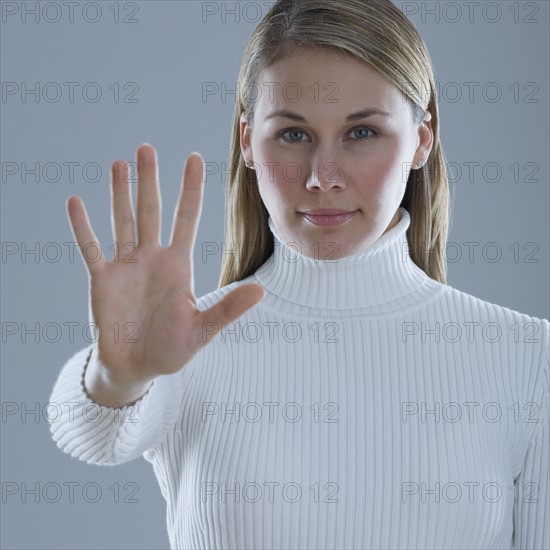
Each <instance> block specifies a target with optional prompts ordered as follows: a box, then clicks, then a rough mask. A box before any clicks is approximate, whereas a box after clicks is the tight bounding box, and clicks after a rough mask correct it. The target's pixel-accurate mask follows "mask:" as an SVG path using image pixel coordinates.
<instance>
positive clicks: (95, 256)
mask: <svg viewBox="0 0 550 550" xmlns="http://www.w3.org/2000/svg"><path fill="white" fill-rule="evenodd" d="M67 213H68V215H69V220H70V222H71V228H72V231H73V235H74V238H75V239H76V241H77V243H78V246H79V249H80V254H81V256H82V259H83V260H84V264H85V265H86V268H87V270H88V273H89V274H90V275H94V274H95V273H98V272H99V271H100V270H101V269H103V268H104V266H105V263H106V262H105V259H104V257H103V251H102V250H101V246H100V245H99V242H98V240H97V237H96V236H95V233H94V231H93V229H92V226H91V225H90V220H89V218H88V214H87V212H86V208H85V206H84V203H83V202H82V199H81V198H80V197H78V196H76V195H73V196H70V197H69V198H68V199H67Z"/></svg>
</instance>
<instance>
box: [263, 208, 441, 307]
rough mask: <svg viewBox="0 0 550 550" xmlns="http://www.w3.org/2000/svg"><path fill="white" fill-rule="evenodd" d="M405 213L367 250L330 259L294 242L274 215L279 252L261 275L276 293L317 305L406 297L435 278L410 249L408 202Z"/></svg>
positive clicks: (371, 303) (368, 303)
mask: <svg viewBox="0 0 550 550" xmlns="http://www.w3.org/2000/svg"><path fill="white" fill-rule="evenodd" d="M399 213H400V219H399V221H398V222H397V224H396V225H395V226H394V227H392V228H391V229H389V230H388V231H386V232H385V233H384V234H383V235H382V236H381V237H380V238H379V239H378V240H377V241H376V242H374V243H373V244H372V245H371V246H370V247H369V248H367V250H365V251H364V252H360V253H357V254H353V255H351V256H346V257H344V258H340V259H338V260H327V261H322V260H319V259H315V258H311V257H309V256H304V255H303V254H301V253H300V252H299V251H298V250H296V248H294V247H293V246H288V245H287V244H286V243H285V242H283V240H282V239H281V237H280V236H279V234H278V233H277V231H276V229H275V227H274V225H273V221H272V219H271V218H269V220H268V223H269V228H270V230H271V232H272V234H273V237H274V245H275V246H274V252H273V254H272V256H271V257H270V258H269V259H268V260H267V261H266V263H265V264H264V265H262V266H261V267H260V269H258V270H257V272H256V276H257V278H258V281H259V282H260V283H261V284H262V286H263V287H264V288H265V289H266V290H267V291H269V292H271V293H272V294H275V295H277V296H278V297H280V298H282V299H284V300H287V301H289V302H293V303H294V304H298V305H303V306H307V307H312V308H324V309H335V310H336V309H357V308H368V307H371V306H380V305H383V304H387V303H389V302H393V301H395V300H400V299H402V298H404V297H405V296H407V295H409V294H411V293H413V292H414V291H415V290H418V289H419V288H420V287H422V286H423V285H424V284H425V283H426V282H427V281H428V280H429V281H431V279H430V278H429V277H428V276H427V275H426V274H425V273H424V271H422V269H420V268H419V267H418V266H417V265H416V264H415V263H414V262H413V261H412V258H411V257H410V255H409V247H408V241H407V235H406V232H407V229H408V227H409V226H410V222H411V218H410V214H409V212H408V211H407V210H405V209H404V208H402V207H400V208H399Z"/></svg>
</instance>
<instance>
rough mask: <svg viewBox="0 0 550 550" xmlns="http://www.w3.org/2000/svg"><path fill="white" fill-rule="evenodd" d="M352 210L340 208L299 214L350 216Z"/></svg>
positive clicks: (307, 211) (320, 209)
mask: <svg viewBox="0 0 550 550" xmlns="http://www.w3.org/2000/svg"><path fill="white" fill-rule="evenodd" d="M353 212H355V211H354V210H342V209H341V208H319V209H317V210H306V211H304V212H301V214H307V215H308V216H341V215H345V214H351V213H353Z"/></svg>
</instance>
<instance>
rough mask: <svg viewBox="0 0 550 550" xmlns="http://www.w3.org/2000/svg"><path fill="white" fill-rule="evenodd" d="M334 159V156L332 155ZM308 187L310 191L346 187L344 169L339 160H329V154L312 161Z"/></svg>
mask: <svg viewBox="0 0 550 550" xmlns="http://www.w3.org/2000/svg"><path fill="white" fill-rule="evenodd" d="M332 159H334V156H332ZM306 187H307V189H308V190H309V191H315V190H317V189H321V190H322V191H328V190H329V189H332V188H333V187H336V188H342V189H344V188H345V184H344V182H343V177H342V170H341V169H340V166H339V164H338V162H336V161H335V160H329V158H328V157H327V156H325V157H324V158H319V157H317V158H316V159H315V160H313V161H312V163H311V168H310V171H309V174H308V178H307V182H306Z"/></svg>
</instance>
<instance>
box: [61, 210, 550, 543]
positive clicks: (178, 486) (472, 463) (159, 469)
mask: <svg viewBox="0 0 550 550" xmlns="http://www.w3.org/2000/svg"><path fill="white" fill-rule="evenodd" d="M400 212H401V219H400V221H399V222H398V224H397V225H395V226H394V227H393V228H392V229H390V230H389V231H387V232H386V233H384V234H383V235H382V236H381V237H380V238H379V239H378V240H377V241H376V242H375V243H374V244H373V245H372V246H370V247H369V248H368V249H367V250H366V251H365V252H363V253H358V254H355V255H352V256H348V257H345V258H342V259H340V260H338V261H334V262H321V261H318V260H315V259H313V258H309V257H307V256H303V255H301V254H300V252H299V250H297V249H295V248H293V247H292V246H287V245H286V244H285V243H284V242H283V241H282V240H281V238H280V237H279V235H277V233H276V231H275V229H274V226H273V224H272V221H271V219H270V220H269V226H270V229H271V231H272V233H273V235H274V238H275V241H274V242H275V250H274V253H273V255H272V257H271V258H270V259H269V260H268V261H267V262H266V263H265V264H264V265H263V266H262V267H261V268H260V269H258V270H257V271H256V273H255V274H254V275H252V276H250V277H248V278H247V279H244V280H243V281H240V282H236V283H233V284H231V285H228V286H226V287H223V288H220V289H217V290H216V291H214V292H212V293H210V294H207V295H205V296H203V297H202V298H200V299H199V300H198V307H199V308H200V309H201V310H204V309H207V308H209V307H211V306H212V305H213V304H214V303H216V302H217V301H218V300H219V299H220V298H222V296H224V295H226V294H227V293H228V292H229V291H230V290H231V289H233V288H235V287H236V286H237V285H240V284H245V283H249V282H257V283H260V284H261V285H262V286H263V287H264V288H265V290H266V295H265V297H264V298H263V300H262V301H261V302H260V303H259V304H257V305H256V306H254V307H253V308H252V309H250V310H249V311H248V312H247V313H245V314H244V315H243V316H242V317H240V318H239V319H237V320H236V321H235V322H234V323H231V324H230V325H228V326H227V327H225V328H224V329H222V331H221V332H220V333H219V334H218V335H217V336H216V337H215V338H214V339H213V340H212V341H211V342H210V343H209V344H208V345H207V346H206V347H205V348H203V349H202V350H201V351H200V352H199V353H198V354H197V355H195V357H193V359H192V360H191V361H190V362H189V363H188V364H187V365H186V366H185V367H184V368H183V369H182V371H180V372H179V373H176V374H172V375H163V376H160V377H158V378H156V379H155V380H154V382H153V385H152V386H151V388H150V389H149V391H148V392H147V393H146V394H145V395H144V396H143V397H142V398H141V399H140V400H139V401H138V402H137V403H136V404H135V406H127V407H124V408H121V409H118V410H117V409H112V408H109V407H105V406H100V405H97V404H95V405H94V403H93V402H91V401H90V399H89V398H88V397H87V395H86V393H85V392H84V387H83V377H84V372H85V365H86V364H87V360H88V358H90V357H91V360H92V361H94V360H96V353H97V348H96V345H91V346H89V347H87V348H85V349H83V350H81V351H79V352H78V353H76V355H74V356H73V357H72V358H71V359H70V360H68V362H67V363H66V364H65V365H64V366H63V368H62V370H61V372H60V374H59V377H58V379H57V381H56V383H55V386H54V388H53V393H52V395H51V398H50V401H52V402H57V403H65V402H71V403H73V406H72V407H68V406H65V407H61V409H62V410H63V411H64V415H63V416H62V417H56V418H55V422H54V421H53V418H52V419H50V430H51V433H52V436H53V439H54V440H55V441H56V442H57V445H58V447H59V448H60V449H62V450H63V451H64V452H66V453H69V454H70V455H72V456H74V457H76V458H78V459H80V460H83V461H86V462H88V463H90V464H98V465H115V464H122V463H124V462H128V461H130V460H133V459H135V458H137V457H139V456H142V455H143V457H144V458H145V459H146V460H147V461H149V462H151V464H152V465H153V468H154V472H155V474H156V476H157V479H158V482H159V485H160V489H161V491H162V494H163V496H164V498H165V499H166V503H167V525H168V532H169V538H170V545H171V547H172V548H192V549H197V548H219V549H222V548H223V549H230V548H231V549H268V548H269V549H275V548H280V549H283V548H285V549H290V548H292V549H297V548H300V549H302V548H303V549H305V548H310V549H322V548H327V549H328V548H330V549H344V548H345V549H352V548H355V549H382V548H392V549H397V548H414V549H424V548H434V549H435V548H437V549H451V548H453V549H458V548H460V549H463V548H475V549H485V548H499V549H500V548H522V549H542V548H550V530H549V525H550V518H549V513H550V502H549V495H550V492H549V488H548V485H549V479H548V467H549V418H548V416H549V414H548V412H549V367H550V361H549V342H550V323H549V322H548V320H546V319H538V318H534V317H530V316H527V315H525V314H522V313H519V312H516V311H512V310H510V309H507V308H505V307H501V306H498V305H495V304H491V303H488V302H485V301H482V300H480V299H478V298H475V297H473V296H471V295H468V294H465V293H464V292H461V291H459V290H456V289H455V288H453V287H450V286H448V285H443V284H440V283H438V282H436V281H434V280H433V279H431V278H429V277H428V276H427V275H426V274H425V273H424V272H423V271H422V270H421V269H420V268H419V267H418V266H417V265H416V264H414V263H413V261H412V260H411V257H410V256H409V253H408V246H407V237H406V230H407V228H408V227H409V225H410V215H409V213H408V212H407V211H406V210H405V209H403V208H401V209H400ZM205 329H206V330H208V327H205Z"/></svg>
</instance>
